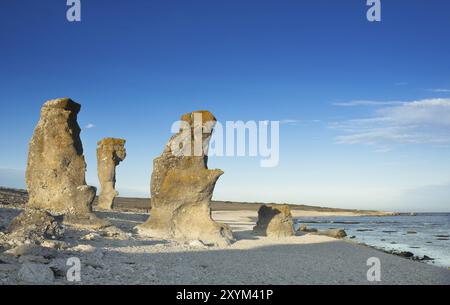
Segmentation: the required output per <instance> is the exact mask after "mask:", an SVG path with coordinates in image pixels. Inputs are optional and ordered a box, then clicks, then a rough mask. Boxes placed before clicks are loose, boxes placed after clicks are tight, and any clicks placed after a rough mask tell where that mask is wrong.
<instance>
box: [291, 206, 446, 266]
mask: <svg viewBox="0 0 450 305" xmlns="http://www.w3.org/2000/svg"><path fill="white" fill-rule="evenodd" d="M300 224H305V225H306V226H307V227H308V228H316V229H318V230H327V229H344V230H345V231H346V232H347V237H346V239H349V240H352V241H355V242H358V243H364V244H367V245H369V246H373V247H375V248H378V249H381V250H385V251H392V250H394V251H408V252H412V253H413V254H414V255H415V256H417V257H423V256H424V255H426V256H428V257H431V258H433V260H429V261H426V262H427V263H429V264H433V265H437V266H441V267H446V268H449V267H450V240H449V239H450V238H449V235H450V213H418V214H417V215H415V216H377V217H372V216H364V217H355V216H348V217H344V216H342V217H341V216H333V217H331V216H330V217H323V216H321V217H301V218H297V219H296V225H297V226H299V225H300ZM351 237H353V238H351Z"/></svg>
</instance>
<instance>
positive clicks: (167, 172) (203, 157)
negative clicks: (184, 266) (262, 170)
mask: <svg viewBox="0 0 450 305" xmlns="http://www.w3.org/2000/svg"><path fill="white" fill-rule="evenodd" d="M180 122H181V125H182V126H181V127H182V128H181V129H180V132H178V133H177V134H175V135H174V136H172V137H171V138H170V140H169V142H168V143H167V144H166V147H165V149H164V152H163V153H162V155H161V156H159V157H157V158H156V159H155V160H154V161H153V173H152V177H151V195H152V199H151V202H152V205H151V212H150V218H149V219H148V220H147V222H145V223H144V224H142V225H140V226H138V227H137V229H138V232H139V233H140V234H142V235H148V236H152V237H159V238H171V239H177V240H185V241H188V240H201V241H202V242H203V243H205V244H216V245H227V244H229V243H230V241H232V240H233V236H232V233H231V230H230V229H229V228H228V226H226V225H224V224H219V223H216V222H215V221H213V220H212V218H211V209H210V202H211V198H212V195H213V191H214V187H215V184H216V182H217V179H218V178H219V177H220V176H221V175H222V174H223V171H221V170H219V169H214V170H210V169H208V167H207V147H208V145H209V141H210V139H211V134H212V128H213V127H214V125H215V122H216V118H215V117H214V116H213V115H212V114H211V113H210V112H209V111H194V112H191V113H187V114H185V115H183V116H182V117H181V121H180Z"/></svg>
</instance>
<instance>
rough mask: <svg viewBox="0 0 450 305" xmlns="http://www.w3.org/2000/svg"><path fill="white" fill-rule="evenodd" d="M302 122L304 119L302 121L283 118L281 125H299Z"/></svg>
mask: <svg viewBox="0 0 450 305" xmlns="http://www.w3.org/2000/svg"><path fill="white" fill-rule="evenodd" d="M301 122H302V121H300V120H294V119H283V120H280V125H293V126H296V125H299V124H300V123H301Z"/></svg>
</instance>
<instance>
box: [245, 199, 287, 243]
mask: <svg viewBox="0 0 450 305" xmlns="http://www.w3.org/2000/svg"><path fill="white" fill-rule="evenodd" d="M253 232H254V233H255V234H258V235H263V236H270V237H287V236H293V235H295V232H294V223H293V220H292V215H291V208H290V207H289V206H288V205H285V204H283V205H281V204H280V205H278V204H272V205H263V206H261V207H260V208H259V210H258V221H257V223H256V226H255V227H254V228H253Z"/></svg>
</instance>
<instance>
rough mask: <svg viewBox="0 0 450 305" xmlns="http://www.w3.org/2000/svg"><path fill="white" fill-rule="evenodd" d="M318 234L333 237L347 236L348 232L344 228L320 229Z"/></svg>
mask: <svg viewBox="0 0 450 305" xmlns="http://www.w3.org/2000/svg"><path fill="white" fill-rule="evenodd" d="M316 234H317V235H324V236H328V237H333V238H344V237H346V236H347V233H346V232H345V230H343V229H331V230H324V231H318V232H317V233H316Z"/></svg>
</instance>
